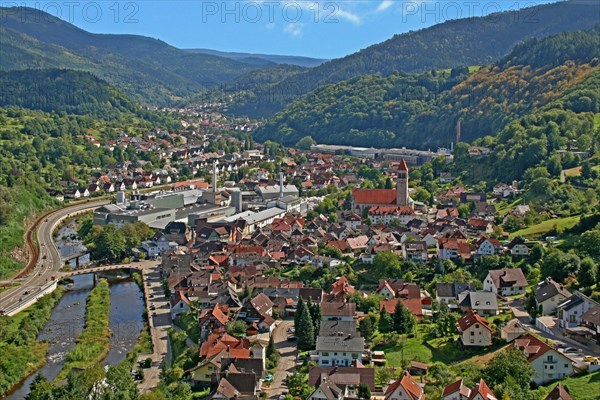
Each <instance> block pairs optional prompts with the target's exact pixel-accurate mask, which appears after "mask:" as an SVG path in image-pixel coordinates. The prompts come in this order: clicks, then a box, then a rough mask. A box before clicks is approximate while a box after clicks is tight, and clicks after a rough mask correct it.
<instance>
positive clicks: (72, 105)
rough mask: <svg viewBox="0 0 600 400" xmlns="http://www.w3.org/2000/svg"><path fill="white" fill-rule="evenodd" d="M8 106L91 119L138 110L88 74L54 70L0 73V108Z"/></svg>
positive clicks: (105, 84) (109, 87)
mask: <svg viewBox="0 0 600 400" xmlns="http://www.w3.org/2000/svg"><path fill="white" fill-rule="evenodd" d="M10 106H16V107H22V108H30V109H34V110H42V111H47V112H53V111H56V112H61V111H64V112H66V113H68V114H80V115H92V116H99V115H111V114H114V113H118V112H132V113H135V112H137V111H138V110H139V107H138V106H137V105H136V104H134V103H133V102H132V101H131V100H130V99H128V98H127V97H126V96H124V95H123V94H122V93H119V92H118V91H117V90H115V89H114V88H113V87H111V86H109V85H108V84H107V83H106V82H104V81H102V80H100V79H98V78H96V77H95V76H94V75H92V74H90V73H89V72H82V71H74V70H56V69H55V70H22V71H8V72H3V71H0V107H10Z"/></svg>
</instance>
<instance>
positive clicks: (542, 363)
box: [514, 333, 573, 385]
mask: <svg viewBox="0 0 600 400" xmlns="http://www.w3.org/2000/svg"><path fill="white" fill-rule="evenodd" d="M514 343H515V344H514V346H515V348H518V349H520V350H522V351H523V353H524V354H525V357H526V358H527V361H528V362H529V365H531V367H532V368H533V369H534V370H535V373H534V374H533V376H532V377H531V380H532V382H535V383H536V384H537V385H540V384H543V383H547V382H552V381H554V380H557V379H563V378H565V377H567V376H569V375H572V374H573V363H572V361H571V359H569V358H568V357H567V356H565V355H564V354H562V353H560V352H559V351H557V350H555V349H554V348H552V347H550V346H549V345H548V344H546V343H545V342H543V341H542V340H540V339H538V338H537V337H535V336H533V335H531V334H529V333H528V334H526V335H524V336H522V337H521V338H519V339H516V340H515V342H514Z"/></svg>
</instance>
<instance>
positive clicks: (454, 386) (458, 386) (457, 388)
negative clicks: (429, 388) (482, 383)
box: [442, 379, 471, 397]
mask: <svg viewBox="0 0 600 400" xmlns="http://www.w3.org/2000/svg"><path fill="white" fill-rule="evenodd" d="M453 393H460V395H461V396H464V397H468V396H469V394H470V393H471V390H470V389H469V388H468V387H466V386H465V384H464V383H463V380H462V379H459V380H457V381H456V382H454V383H451V384H449V385H448V386H446V387H445V388H444V392H443V393H442V397H446V396H450V395H451V394H453Z"/></svg>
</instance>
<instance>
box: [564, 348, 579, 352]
mask: <svg viewBox="0 0 600 400" xmlns="http://www.w3.org/2000/svg"><path fill="white" fill-rule="evenodd" d="M564 352H565V353H577V349H576V348H575V347H565V350H564Z"/></svg>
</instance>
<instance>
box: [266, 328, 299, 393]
mask: <svg viewBox="0 0 600 400" xmlns="http://www.w3.org/2000/svg"><path fill="white" fill-rule="evenodd" d="M292 326H294V321H282V322H281V323H280V324H279V325H277V326H276V327H275V329H274V330H273V339H274V341H275V347H276V348H277V350H278V351H279V354H281V359H280V360H279V364H278V365H277V368H276V369H275V373H274V374H273V382H272V383H271V387H270V388H269V390H268V391H267V394H268V396H269V398H270V399H278V398H279V396H280V395H281V394H283V393H287V391H288V388H287V386H285V383H284V382H283V381H284V379H285V378H286V377H287V376H288V373H289V372H293V371H294V369H295V368H296V358H297V355H298V351H297V350H298V349H297V348H296V343H297V342H288V341H287V336H288V333H287V330H288V328H290V327H292Z"/></svg>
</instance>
